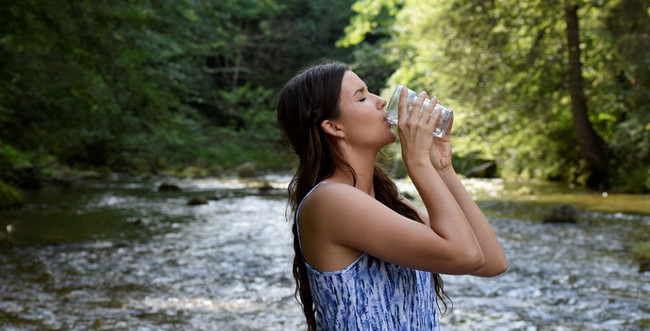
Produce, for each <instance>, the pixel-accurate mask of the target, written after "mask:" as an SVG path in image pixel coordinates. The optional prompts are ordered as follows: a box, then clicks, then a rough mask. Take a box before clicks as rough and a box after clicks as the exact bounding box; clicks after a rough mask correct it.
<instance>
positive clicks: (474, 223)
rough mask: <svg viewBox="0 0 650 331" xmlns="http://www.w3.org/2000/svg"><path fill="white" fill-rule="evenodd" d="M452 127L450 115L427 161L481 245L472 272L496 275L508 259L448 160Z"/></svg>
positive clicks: (503, 268)
mask: <svg viewBox="0 0 650 331" xmlns="http://www.w3.org/2000/svg"><path fill="white" fill-rule="evenodd" d="M436 101H437V99H436ZM452 127H453V118H452V121H451V123H450V126H449V130H448V131H447V133H446V134H445V136H444V137H443V138H436V139H434V141H433V144H432V148H431V154H430V161H431V164H432V165H433V167H434V168H436V170H437V172H438V174H439V175H440V178H442V180H443V182H444V184H445V186H446V187H447V188H448V189H449V191H450V192H451V194H452V195H453V197H454V199H455V201H456V202H457V203H458V205H459V206H460V208H461V209H462V211H463V213H464V214H465V217H466V218H467V221H468V222H469V225H470V226H471V227H472V231H474V235H475V236H476V239H477V240H478V242H479V244H480V246H481V251H482V252H483V256H484V257H485V265H484V266H483V267H481V268H480V269H478V270H477V271H476V272H473V273H472V274H473V275H476V276H485V277H489V276H496V275H498V274H501V273H503V272H504V271H506V270H507V269H508V261H507V259H506V256H505V254H504V252H503V249H502V248H501V244H500V243H499V240H498V239H497V237H496V235H495V234H494V231H493V230H492V227H491V226H490V224H489V223H488V221H487V219H486V218H485V215H483V212H482V211H481V210H480V209H479V207H478V206H477V205H476V203H475V202H474V200H473V199H472V197H471V196H470V195H469V193H467V190H466V189H465V186H464V185H463V183H462V182H461V181H460V179H459V178H458V175H457V174H456V171H455V170H454V167H453V165H452V163H451V155H452V153H451V129H452Z"/></svg>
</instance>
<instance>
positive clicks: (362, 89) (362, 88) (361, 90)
mask: <svg viewBox="0 0 650 331" xmlns="http://www.w3.org/2000/svg"><path fill="white" fill-rule="evenodd" d="M365 89H366V87H365V86H363V87H361V88H358V89H357V90H356V91H354V94H353V95H352V97H354V96H355V95H357V93H359V92H363V91H364V90H365Z"/></svg>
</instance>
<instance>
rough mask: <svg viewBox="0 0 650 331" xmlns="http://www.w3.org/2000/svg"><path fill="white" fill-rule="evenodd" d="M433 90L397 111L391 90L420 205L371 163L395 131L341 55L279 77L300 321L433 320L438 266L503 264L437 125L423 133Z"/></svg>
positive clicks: (465, 270) (379, 324) (495, 269)
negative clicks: (293, 161)
mask: <svg viewBox="0 0 650 331" xmlns="http://www.w3.org/2000/svg"><path fill="white" fill-rule="evenodd" d="M425 97H426V94H425V93H424V92H423V93H422V94H421V95H420V97H419V98H418V99H417V101H415V102H414V104H413V109H420V107H421V105H422V103H423V101H424V99H425ZM437 102H438V100H437V99H436V98H433V100H432V102H430V104H429V105H428V107H426V108H425V109H424V110H423V111H422V113H421V115H419V114H418V112H417V111H414V112H411V113H410V114H409V113H408V112H407V109H406V108H407V105H406V95H405V93H402V95H401V97H400V105H399V120H398V132H399V135H400V143H401V145H402V156H403V160H404V163H405V165H406V169H407V171H408V174H409V176H410V178H411V180H412V181H413V184H414V185H415V187H416V189H417V191H418V193H419V194H420V197H421V198H422V201H423V203H424V206H425V207H426V210H420V209H419V208H418V207H417V206H416V205H415V204H413V203H412V202H411V201H409V200H407V199H406V198H404V197H403V196H401V195H400V194H399V192H398V191H397V188H396V186H395V184H394V183H393V182H392V181H391V180H390V179H389V178H388V177H387V175H386V174H385V173H384V172H383V171H382V170H381V169H379V168H378V167H377V166H376V164H375V158H376V156H377V153H379V152H380V150H381V149H382V148H383V147H384V146H386V145H388V144H390V143H392V142H394V141H395V140H396V135H395V133H394V132H393V131H392V130H391V124H390V123H389V122H388V119H387V114H386V112H385V111H384V106H385V105H386V100H385V99H383V98H381V97H379V96H377V95H375V94H372V93H370V91H368V89H367V87H366V85H365V84H364V82H363V81H362V80H361V79H360V78H359V77H358V76H357V75H356V74H355V73H354V72H352V71H351V70H350V68H349V67H348V66H346V65H345V64H342V63H338V62H329V63H324V64H320V65H317V66H314V67H311V68H309V69H307V70H305V71H303V72H302V73H300V74H299V75H297V76H296V77H294V78H293V79H291V80H290V81H289V82H288V83H287V84H286V85H285V87H284V88H283V90H282V92H281V94H280V100H279V104H278V123H279V125H280V127H281V129H282V130H283V131H284V134H285V135H286V137H287V138H288V140H289V141H290V143H291V145H292V147H293V150H294V151H295V153H296V154H297V155H298V157H299V164H298V169H297V171H296V174H295V176H294V177H293V179H292V181H291V183H290V185H289V198H290V206H291V209H292V211H293V214H292V216H293V222H294V225H293V233H294V249H295V258H294V266H293V273H294V277H295V279H296V284H297V290H296V292H297V293H298V294H299V295H300V301H301V304H302V306H303V311H304V314H305V317H306V320H307V327H308V329H309V330H437V329H438V308H437V302H436V297H437V299H440V300H442V299H443V298H445V297H446V295H445V294H444V291H443V289H442V282H441V280H440V276H439V274H472V275H477V276H495V275H498V274H500V273H502V272H504V271H505V270H506V269H507V261H506V257H505V255H504V253H503V250H502V248H501V245H500V244H499V242H498V240H497V238H496V236H495V234H494V232H493V231H492V228H491V227H490V225H489V223H488V221H487V220H486V218H485V216H484V215H483V213H482V212H481V211H480V209H479V208H478V207H477V206H476V204H475V203H474V201H473V200H472V199H471V197H470V196H469V194H468V193H467V191H466V190H465V187H464V186H463V184H462V183H461V182H460V180H459V179H458V177H457V175H456V173H455V171H454V168H453V166H452V164H451V144H450V135H449V132H448V133H447V134H446V136H445V137H444V138H442V139H439V138H434V136H433V135H432V132H433V129H434V127H435V123H436V121H437V119H438V117H439V114H437V113H434V112H433V107H434V105H435V104H436V103H437ZM443 304H444V306H445V308H446V303H445V302H444V300H443Z"/></svg>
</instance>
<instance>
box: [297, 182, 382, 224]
mask: <svg viewBox="0 0 650 331" xmlns="http://www.w3.org/2000/svg"><path fill="white" fill-rule="evenodd" d="M377 204H380V203H379V202H378V201H376V200H375V199H373V198H372V197H370V196H369V195H367V194H366V193H364V192H362V191H361V190H359V189H357V188H356V187H353V186H350V185H347V184H342V183H325V184H322V185H320V186H319V187H317V188H316V189H315V190H314V191H313V192H312V193H311V194H310V195H309V196H308V197H307V198H306V199H305V201H304V203H303V206H302V207H301V210H300V213H301V215H302V214H303V213H304V214H308V215H312V216H315V214H316V215H324V216H327V215H332V214H338V213H341V212H343V213H349V212H350V209H356V210H359V209H361V210H363V209H364V208H376V207H377ZM316 218H320V217H316Z"/></svg>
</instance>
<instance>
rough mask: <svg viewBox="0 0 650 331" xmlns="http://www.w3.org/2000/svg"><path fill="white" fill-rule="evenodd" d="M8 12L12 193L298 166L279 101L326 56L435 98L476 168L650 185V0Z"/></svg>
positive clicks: (375, 83) (1, 110)
mask: <svg viewBox="0 0 650 331" xmlns="http://www.w3.org/2000/svg"><path fill="white" fill-rule="evenodd" d="M0 20H1V22H2V24H0V192H2V195H3V196H4V197H5V200H6V197H11V196H14V197H18V198H19V195H20V193H19V189H18V188H22V189H30V188H37V187H38V186H39V185H40V184H41V183H42V182H43V181H47V180H57V179H60V178H66V177H70V176H80V175H83V174H88V173H92V174H107V173H112V172H121V173H129V174H175V175H192V176H204V175H212V176H220V175H224V174H227V173H229V172H230V171H232V170H233V169H235V168H236V167H237V166H238V165H240V164H242V163H245V162H254V163H255V164H256V165H257V167H258V169H262V170H270V171H278V170H287V169H291V167H292V166H293V165H294V163H295V162H294V157H293V155H292V154H291V152H290V150H289V149H288V147H287V145H286V144H285V142H284V140H283V138H282V136H281V134H280V132H279V130H278V128H277V127H276V124H275V103H276V101H277V95H278V92H279V90H280V88H281V87H282V85H283V84H284V83H285V82H286V81H287V80H288V79H289V78H290V77H291V76H293V75H294V74H295V73H296V72H298V71H299V70H300V69H301V68H303V67H305V66H307V65H309V64H313V63H316V62H319V61H322V60H323V59H334V60H339V61H343V62H347V63H349V64H350V65H351V66H352V68H353V69H354V70H355V72H357V73H358V74H359V76H360V77H362V78H363V79H364V80H365V81H366V83H367V85H368V87H369V89H370V90H371V91H374V92H375V93H378V94H381V95H383V96H384V97H386V96H387V94H388V93H389V92H390V90H391V89H392V86H394V85H395V84H396V83H400V84H403V85H407V86H409V87H410V88H412V89H414V90H423V89H425V90H427V91H429V92H430V94H431V93H433V94H435V95H436V96H438V97H439V98H440V100H442V101H443V102H444V103H445V105H447V106H448V107H450V108H452V109H454V112H455V116H456V121H455V125H454V141H455V142H454V149H455V153H456V164H457V167H460V168H462V169H461V171H462V170H465V169H468V168H470V167H472V166H475V165H479V164H484V163H486V162H489V161H494V162H495V164H496V166H497V168H496V169H497V171H496V173H495V175H497V176H501V177H518V178H534V179H545V180H554V181H562V182H566V183H574V184H579V185H588V186H590V187H593V188H599V189H608V190H612V191H618V192H628V193H647V192H650V1H649V0H610V1H598V0H563V1H546V0H530V1H520V0H438V1H433V0H432V1H423V0H420V1H410V0H403V1H397V0H375V1H372V0H359V1H353V0H331V1H321V0H264V1H257V0H237V1H235V0H221V1H208V0H183V1H139V0H138V1H135V0H120V1H91V0H77V1H55V0H4V1H2V2H1V3H0ZM385 154H386V156H387V158H384V159H382V160H381V162H383V163H384V164H385V166H386V167H387V169H389V170H390V171H392V172H393V173H394V174H395V175H404V171H403V169H400V167H399V166H398V165H399V145H398V144H394V145H391V146H390V147H388V148H387V150H386V152H385Z"/></svg>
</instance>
